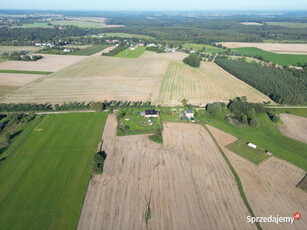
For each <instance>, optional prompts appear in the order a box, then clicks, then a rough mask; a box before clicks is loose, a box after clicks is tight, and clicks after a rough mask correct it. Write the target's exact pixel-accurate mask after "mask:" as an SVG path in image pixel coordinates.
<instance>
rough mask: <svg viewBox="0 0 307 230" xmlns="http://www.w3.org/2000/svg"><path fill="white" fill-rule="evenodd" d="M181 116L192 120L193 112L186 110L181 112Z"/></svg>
mask: <svg viewBox="0 0 307 230" xmlns="http://www.w3.org/2000/svg"><path fill="white" fill-rule="evenodd" d="M183 116H184V117H186V118H193V117H194V112H193V110H191V109H186V110H184V112H183Z"/></svg>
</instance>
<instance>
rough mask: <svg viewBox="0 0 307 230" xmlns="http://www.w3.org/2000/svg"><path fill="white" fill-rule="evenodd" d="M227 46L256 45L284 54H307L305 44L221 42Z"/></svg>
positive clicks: (306, 45)
mask: <svg viewBox="0 0 307 230" xmlns="http://www.w3.org/2000/svg"><path fill="white" fill-rule="evenodd" d="M220 44H222V45H223V46H226V47H227V48H241V47H256V48H259V49H262V50H266V51H270V52H274V53H284V54H307V44H281V43H249V42H221V43H220Z"/></svg>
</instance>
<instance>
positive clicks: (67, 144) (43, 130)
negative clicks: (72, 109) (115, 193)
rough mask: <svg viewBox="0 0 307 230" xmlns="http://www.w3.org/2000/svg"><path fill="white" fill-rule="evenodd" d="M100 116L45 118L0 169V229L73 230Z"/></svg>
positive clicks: (103, 115) (98, 134)
mask: <svg viewBox="0 0 307 230" xmlns="http://www.w3.org/2000/svg"><path fill="white" fill-rule="evenodd" d="M106 117H107V113H75V114H61V115H52V116H47V117H45V119H44V120H43V121H42V122H41V123H40V124H39V125H38V126H37V127H36V128H35V129H34V130H33V131H32V133H31V134H30V136H29V137H27V138H26V140H25V141H24V142H23V143H22V144H21V145H20V146H19V147H18V148H17V150H16V151H15V152H14V153H13V154H12V155H11V156H10V157H9V158H8V159H7V160H6V161H5V162H4V163H3V164H2V165H1V166H0V187H1V193H0V217H1V218H0V226H1V229H76V226H77V223H78V219H79V215H80V212H81V208H82V204H83V199H84V196H85V193H86V189H87V185H88V181H89V178H90V173H91V164H92V159H93V156H94V154H95V152H96V148H97V145H98V142H99V139H100V137H101V133H102V131H103V127H104V124H105V121H106Z"/></svg>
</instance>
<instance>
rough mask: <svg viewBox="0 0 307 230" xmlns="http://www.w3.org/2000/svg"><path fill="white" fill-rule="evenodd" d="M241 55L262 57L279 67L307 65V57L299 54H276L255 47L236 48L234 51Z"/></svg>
mask: <svg viewBox="0 0 307 230" xmlns="http://www.w3.org/2000/svg"><path fill="white" fill-rule="evenodd" d="M232 50H233V51H236V52H237V53H240V54H243V55H244V54H247V55H250V56H252V57H253V56H255V55H257V56H262V57H263V59H264V60H269V61H271V62H273V63H277V64H279V65H297V63H301V64H304V63H307V55H299V54H276V53H272V52H268V51H264V50H261V49H258V48H254V47H247V48H235V49H232Z"/></svg>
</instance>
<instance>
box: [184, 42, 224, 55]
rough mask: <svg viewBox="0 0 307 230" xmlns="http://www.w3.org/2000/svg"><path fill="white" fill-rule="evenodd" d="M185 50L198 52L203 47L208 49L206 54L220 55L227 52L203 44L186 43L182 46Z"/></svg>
mask: <svg viewBox="0 0 307 230" xmlns="http://www.w3.org/2000/svg"><path fill="white" fill-rule="evenodd" d="M182 47H183V48H185V49H193V50H197V51H201V50H202V48H203V47H206V51H205V53H219V52H225V49H221V48H218V47H214V46H211V45H202V44H195V43H185V44H183V45H182Z"/></svg>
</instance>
